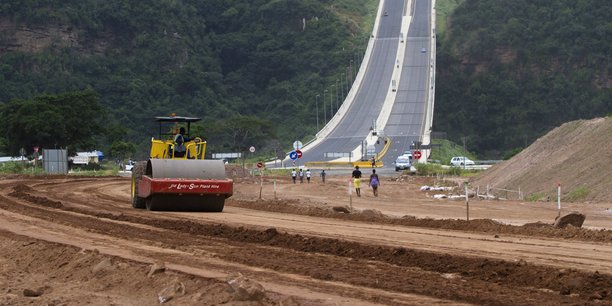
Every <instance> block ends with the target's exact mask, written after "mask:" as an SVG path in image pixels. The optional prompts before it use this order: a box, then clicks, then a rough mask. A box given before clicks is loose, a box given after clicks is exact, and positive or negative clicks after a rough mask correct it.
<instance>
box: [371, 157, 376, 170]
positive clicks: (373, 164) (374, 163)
mask: <svg viewBox="0 0 612 306" xmlns="http://www.w3.org/2000/svg"><path fill="white" fill-rule="evenodd" d="M374 167H376V158H375V157H373V156H372V168H374Z"/></svg>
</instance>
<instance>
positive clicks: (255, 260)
mask: <svg viewBox="0 0 612 306" xmlns="http://www.w3.org/2000/svg"><path fill="white" fill-rule="evenodd" d="M93 204H96V203H93ZM22 206H23V205H22ZM26 206H27V205H26ZM3 208H5V209H7V210H9V209H10V208H8V207H3ZM30 208H31V209H41V208H38V207H30ZM42 210H45V212H44V213H41V216H40V217H41V218H44V216H45V215H48V214H49V213H50V212H52V213H56V214H61V213H58V212H56V211H54V210H52V209H42ZM70 210H77V211H76V212H77V213H82V214H85V215H88V214H90V213H91V211H89V210H88V211H78V209H75V208H70ZM136 212H138V211H136ZM137 215H138V214H137ZM140 215H142V216H134V215H131V214H130V215H126V214H121V215H114V214H108V213H99V214H93V215H91V216H93V217H88V218H89V219H91V220H73V221H68V222H72V224H71V226H74V227H77V228H78V227H85V228H87V230H99V231H100V232H103V233H106V234H108V232H109V231H110V230H111V229H112V227H109V226H108V225H94V224H97V223H100V222H102V223H104V219H109V220H121V221H123V222H126V223H127V224H126V225H125V228H124V231H123V232H132V231H134V230H135V229H134V228H133V226H130V225H129V224H132V223H134V224H146V225H149V226H153V227H155V228H163V229H166V230H168V231H169V235H170V236H171V237H169V238H163V236H162V237H159V233H149V235H150V236H148V235H144V236H145V237H138V238H139V239H144V240H147V239H149V240H150V241H151V242H157V243H159V242H160V241H162V242H163V243H165V244H166V245H165V246H166V247H170V248H172V247H174V248H177V247H179V248H183V247H185V245H181V244H180V243H177V240H182V239H185V241H191V244H192V245H194V244H195V245H197V244H199V243H206V242H207V241H208V242H209V243H210V241H209V240H210V239H211V238H216V237H222V238H223V239H228V240H229V242H228V245H231V244H232V243H238V246H236V247H235V248H231V251H230V252H227V254H225V255H222V256H224V258H227V259H229V260H231V261H234V262H241V260H242V261H246V262H243V264H247V265H254V266H261V267H269V269H271V270H275V271H279V270H280V271H285V272H287V273H299V274H302V275H306V276H309V277H311V278H315V279H321V280H330V279H332V280H336V278H337V276H336V275H339V276H341V277H340V278H339V279H338V280H337V281H340V282H346V283H351V284H355V285H359V286H368V285H369V286H370V287H377V286H380V287H381V288H383V289H385V290H392V291H396V290H404V291H406V290H407V291H409V292H412V293H419V292H418V291H419V290H422V291H423V294H428V295H430V296H435V297H438V298H445V299H447V298H449V297H448V295H449V294H450V295H452V296H453V297H452V299H453V300H456V301H462V300H463V301H468V302H475V303H487V304H489V303H495V304H498V303H500V299H501V298H503V300H504V303H506V302H512V303H521V302H526V301H527V300H531V299H533V298H537V297H539V295H543V296H542V297H539V298H542V301H548V302H550V301H555V302H561V303H563V301H564V298H565V299H570V300H572V299H575V297H569V296H558V295H553V296H552V297H551V296H549V295H550V294H547V293H540V292H536V293H535V294H534V293H532V292H528V294H529V296H530V297H529V298H528V299H526V300H522V298H521V296H523V298H525V297H524V296H526V293H525V290H526V289H514V288H510V287H514V286H516V285H517V284H516V283H514V282H510V281H508V280H507V279H511V278H512V277H518V276H519V275H520V274H525V273H527V272H530V273H534V272H537V273H538V274H539V275H550V274H551V273H552V274H555V275H557V274H559V273H560V272H559V271H558V269H550V268H546V267H534V266H531V265H529V264H527V263H525V262H519V263H518V264H517V263H509V262H503V261H495V260H488V259H486V260H484V261H483V260H482V259H471V258H464V257H453V256H449V255H446V254H442V255H439V254H435V253H427V252H419V251H416V250H410V249H406V248H399V249H398V248H389V247H383V246H379V245H363V244H360V243H355V242H347V241H342V240H337V239H329V238H326V239H325V238H318V237H307V236H303V235H299V234H288V233H280V232H278V231H277V230H276V229H268V230H264V231H261V230H256V229H249V228H232V227H227V226H223V225H218V224H217V225H211V224H202V223H201V222H205V221H202V220H200V221H199V222H196V221H194V220H189V221H185V220H173V219H172V218H169V219H165V218H159V219H158V217H161V216H163V215H162V214H150V213H145V214H140ZM54 217H59V216H54ZM71 218H72V216H71ZM100 218H104V219H100ZM52 219H53V218H52ZM84 224H86V226H84ZM97 226H99V228H98V229H96V227H97ZM113 226H116V224H113ZM185 233H187V234H185ZM121 235H122V234H121V231H120V232H113V236H117V237H122V236H121ZM194 236H195V238H194ZM200 236H201V237H204V238H201V239H202V240H203V241H198V237H200ZM147 237H148V238H147ZM122 238H124V239H130V238H134V237H131V236H129V235H128V237H122ZM177 238H180V239H177ZM166 239H167V240H166ZM241 244H248V246H244V245H241ZM287 250H289V251H287ZM291 250H293V251H291ZM398 250H399V251H398ZM303 253H304V254H303ZM313 253H316V254H323V255H322V256H323V257H324V259H325V258H326V257H329V259H327V260H329V261H326V260H323V259H322V258H316V260H313V259H312V258H309V257H312V254H313ZM268 254H273V256H269V255H268ZM288 254H289V255H288ZM338 257H340V258H338ZM294 259H295V260H294ZM346 259H349V262H351V263H350V264H348V265H346V263H345V262H346V261H347V260H346ZM431 259H434V260H433V261H432V260H431ZM470 261H472V267H471V268H469V269H467V268H465V266H466V262H468V263H469V262H470ZM320 262H322V263H323V265H320V264H319V263H320ZM372 262H374V264H372ZM428 262H429V264H427V263H428ZM428 265H431V267H430V266H428ZM369 266H373V267H374V268H373V269H372V270H371V271H370V270H367V269H365V270H364V267H369ZM387 266H388V267H387ZM467 266H468V267H469V266H470V265H467ZM517 266H518V267H524V268H523V269H518V270H517V269H516V267H517ZM330 267H334V268H335V267H338V268H335V269H331V268H330ZM398 267H406V268H407V271H405V272H404V273H398V270H402V269H401V268H398ZM439 267H446V268H444V269H440V268H439ZM492 268H494V269H492ZM536 268H537V269H536ZM436 269H437V270H436ZM466 269H467V270H466ZM470 269H473V271H472V270H470ZM487 269H492V270H487ZM547 269H549V270H547ZM480 270H484V271H488V272H487V273H482V271H480ZM519 270H520V271H519ZM466 271H469V273H468V272H466ZM517 271H518V272H517ZM364 272H367V274H365V275H368V277H364ZM419 273H421V274H419ZM441 273H444V274H451V275H455V274H456V275H459V276H461V277H458V278H459V279H460V281H456V279H457V278H451V279H450V280H455V281H456V283H455V282H453V281H449V282H450V283H449V284H443V285H442V286H441V285H440V279H441V278H442V277H441V276H440V274H441ZM575 273H577V271H570V273H567V275H568V276H569V277H580V278H582V279H587V282H585V284H586V285H589V286H592V285H595V288H602V287H598V286H597V285H598V284H593V283H589V281H593V280H592V278H593V277H594V276H593V275H588V274H587V275H581V274H575ZM398 274H399V275H398ZM430 274H432V275H434V276H431V275H430ZM538 274H536V275H538ZM370 275H372V276H375V277H369V276H370ZM390 275H391V276H393V280H385V281H384V282H382V283H381V281H380V279H381V278H382V277H383V276H386V277H387V279H388V278H389V276H390ZM464 275H467V276H468V277H469V279H470V281H469V282H468V283H469V285H467V286H466V285H465V284H463V283H464V282H465V279H463V277H465V276H464ZM491 275H493V276H495V277H492V276H491ZM530 275H531V274H530ZM395 276H397V278H395ZM501 276H504V277H501ZM508 276H510V277H508ZM352 278H353V279H352ZM490 278H494V282H495V283H497V284H503V285H497V286H499V287H500V288H497V289H495V288H494V289H493V292H495V293H496V294H495V296H497V297H491V296H493V294H491V296H487V297H482V296H480V297H472V296H466V295H472V294H473V293H474V292H477V291H479V290H484V288H486V287H490V286H491V283H490ZM406 279H415V280H421V281H420V282H418V284H414V285H415V288H410V287H409V288H406V285H405V282H406ZM605 279H606V278H605V277H604V281H605ZM423 280H429V281H427V282H425V283H429V284H430V285H431V286H427V285H424V284H423ZM361 282H364V283H366V284H361ZM373 284H375V285H373ZM534 285H535V286H534ZM531 286H533V287H536V288H538V287H540V288H542V287H545V288H548V287H546V286H542V284H531ZM547 286H549V287H550V288H553V289H548V290H555V289H558V290H557V291H558V292H561V291H563V290H564V289H563V288H562V286H563V282H562V281H561V282H560V283H559V284H548V285H547ZM396 287H398V288H396ZM493 287H495V286H493ZM402 288H403V289H402ZM450 288H460V289H455V290H449V289H450ZM604 288H605V287H604ZM437 289H441V290H444V292H438V291H437ZM574 290H575V289H574ZM463 291H465V292H467V293H461V292H463ZM484 291H486V290H484ZM527 291H529V290H527ZM402 292H403V291H402ZM489 292H491V291H489ZM583 295H584V294H583ZM510 297H513V298H510ZM559 298H561V299H559ZM565 302H568V300H565Z"/></svg>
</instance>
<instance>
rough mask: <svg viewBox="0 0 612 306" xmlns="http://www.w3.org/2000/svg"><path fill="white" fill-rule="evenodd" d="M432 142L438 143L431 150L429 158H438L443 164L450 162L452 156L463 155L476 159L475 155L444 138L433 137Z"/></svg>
mask: <svg viewBox="0 0 612 306" xmlns="http://www.w3.org/2000/svg"><path fill="white" fill-rule="evenodd" d="M431 143H433V144H437V145H440V146H439V147H435V148H433V149H432V150H431V156H430V157H429V159H431V160H438V161H440V163H441V164H443V165H448V164H450V160H451V158H452V157H453V156H465V157H467V158H469V159H471V160H476V156H475V155H474V154H472V153H470V152H467V151H465V150H463V147H462V146H460V145H458V144H456V143H454V142H452V141H450V140H446V139H433V140H432V141H431Z"/></svg>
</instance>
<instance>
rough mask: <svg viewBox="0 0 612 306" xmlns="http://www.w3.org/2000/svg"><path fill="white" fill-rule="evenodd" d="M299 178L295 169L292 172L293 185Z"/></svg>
mask: <svg viewBox="0 0 612 306" xmlns="http://www.w3.org/2000/svg"><path fill="white" fill-rule="evenodd" d="M296 178H297V172H296V171H295V169H293V170H291V179H292V180H293V183H294V184H295V179H296Z"/></svg>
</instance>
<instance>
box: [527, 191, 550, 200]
mask: <svg viewBox="0 0 612 306" xmlns="http://www.w3.org/2000/svg"><path fill="white" fill-rule="evenodd" d="M525 200H527V201H529V202H538V201H545V200H548V195H546V194H545V193H543V192H534V193H532V194H529V195H527V197H525Z"/></svg>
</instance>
